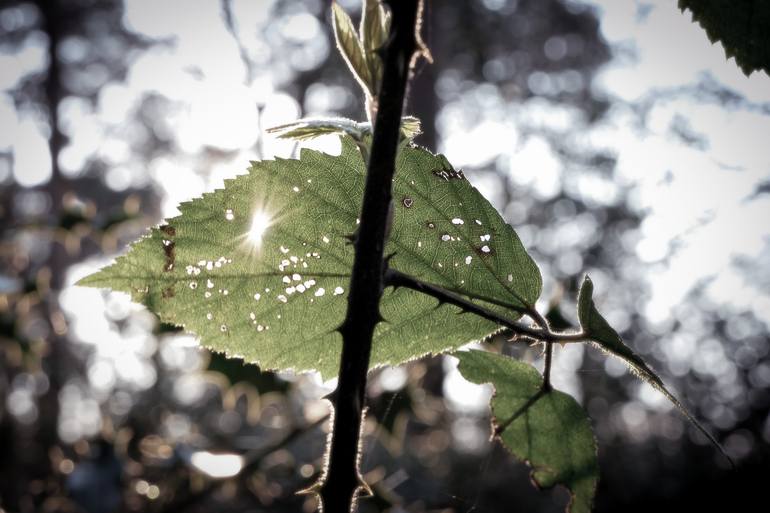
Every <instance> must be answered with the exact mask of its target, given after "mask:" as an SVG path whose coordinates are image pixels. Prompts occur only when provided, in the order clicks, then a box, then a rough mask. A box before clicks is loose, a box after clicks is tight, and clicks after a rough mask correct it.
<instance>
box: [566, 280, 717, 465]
mask: <svg viewBox="0 0 770 513" xmlns="http://www.w3.org/2000/svg"><path fill="white" fill-rule="evenodd" d="M593 291H594V285H593V282H592V281H591V278H589V277H588V276H587V275H586V277H585V279H584V280H583V284H582V285H581V286H580V292H579V293H578V312H577V313H578V320H579V321H580V326H581V327H582V329H583V332H584V333H585V334H586V337H587V338H590V339H591V340H593V341H594V342H595V343H596V344H597V345H598V346H599V347H600V348H602V349H603V350H605V351H607V352H609V353H610V354H613V355H615V356H617V357H618V358H620V359H622V360H623V361H624V362H626V364H627V365H628V366H629V367H630V368H631V369H632V370H633V371H634V372H635V373H636V374H637V375H638V376H639V377H640V378H642V379H643V380H644V381H646V382H647V383H649V384H650V385H652V386H653V387H654V388H656V389H657V390H658V391H660V393H662V394H663V395H664V396H666V398H668V400H669V401H671V403H673V404H674V406H676V408H677V409H678V410H679V411H680V412H682V414H683V415H684V416H685V417H686V418H687V420H689V421H690V422H692V424H693V425H694V426H695V427H696V428H697V429H698V430H699V431H700V432H701V433H703V434H704V435H705V436H706V438H708V439H709V440H710V441H711V443H713V444H714V445H715V446H716V447H717V448H718V449H719V450H720V452H722V454H724V456H725V457H726V458H727V459H728V460H730V462H731V463H732V460H731V458H730V457H729V456H728V455H727V454H726V453H725V452H724V449H722V447H721V446H720V445H719V442H717V440H716V439H715V438H714V436H713V435H712V434H711V433H709V432H708V431H707V430H706V428H705V427H703V425H701V423H700V422H698V420H696V419H695V417H693V416H692V414H690V412H689V411H688V410H687V408H685V407H684V405H683V404H682V403H681V402H680V401H679V399H677V398H676V396H674V394H672V393H671V392H669V390H668V389H667V388H666V385H665V384H664V383H663V380H662V379H660V377H659V376H658V375H657V374H656V373H655V372H654V371H653V370H652V369H651V368H650V367H649V366H648V365H647V363H645V361H644V360H642V357H641V356H639V355H638V354H636V353H635V352H634V351H633V350H632V349H631V348H630V347H628V346H627V345H626V344H625V343H623V339H622V338H621V337H620V335H618V332H617V331H615V330H614V329H613V328H612V327H611V326H610V324H609V323H608V322H607V321H606V320H605V318H604V317H603V316H602V315H601V314H600V313H599V311H598V310H597V309H596V305H595V304H594V300H593Z"/></svg>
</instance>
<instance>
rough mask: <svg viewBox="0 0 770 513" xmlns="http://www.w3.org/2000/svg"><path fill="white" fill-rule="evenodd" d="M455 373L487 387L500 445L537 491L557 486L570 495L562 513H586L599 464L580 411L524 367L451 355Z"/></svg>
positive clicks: (472, 354) (475, 355) (490, 357)
mask: <svg viewBox="0 0 770 513" xmlns="http://www.w3.org/2000/svg"><path fill="white" fill-rule="evenodd" d="M455 356H456V357H457V358H459V360H460V365H459V367H458V368H459V370H460V372H461V373H462V375H463V376H464V377H465V379H467V380H468V381H472V382H473V383H479V384H482V383H492V385H493V386H494V387H495V395H494V397H493V398H492V413H493V415H494V418H495V422H496V424H497V425H498V426H499V428H498V429H500V428H503V427H504V429H503V430H502V433H500V438H501V439H502V441H503V444H504V445H505V447H506V448H507V449H508V450H509V451H511V453H512V454H513V455H514V456H516V457H517V458H518V459H520V460H522V461H525V462H527V464H529V465H530V466H531V467H532V478H533V480H534V481H535V483H536V484H537V485H538V486H539V487H542V488H551V487H553V486H555V485H557V484H561V485H564V486H566V487H567V488H568V489H569V491H570V494H571V497H572V499H571V501H570V504H569V506H568V510H569V511H571V512H572V513H589V512H590V511H591V504H592V502H593V497H594V492H595V490H596V482H597V481H598V479H599V465H598V462H597V458H596V441H595V440H594V436H593V432H592V430H591V423H590V421H589V419H588V416H587V415H586V413H585V411H584V410H583V408H582V407H581V406H580V405H579V404H578V403H577V401H575V399H573V398H572V397H570V396H569V395H567V394H565V393H563V392H559V391H557V390H550V391H548V392H544V391H543V390H542V385H543V378H542V377H541V376H540V374H539V373H538V372H537V371H536V370H535V369H534V368H533V367H532V366H530V365H528V364H526V363H523V362H519V361H517V360H514V359H512V358H509V357H507V356H502V355H499V354H493V353H487V352H484V351H468V352H459V353H455Z"/></svg>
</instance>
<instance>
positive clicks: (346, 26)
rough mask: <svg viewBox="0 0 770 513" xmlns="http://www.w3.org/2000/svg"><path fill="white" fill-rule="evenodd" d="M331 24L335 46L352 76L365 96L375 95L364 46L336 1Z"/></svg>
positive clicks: (333, 6)
mask: <svg viewBox="0 0 770 513" xmlns="http://www.w3.org/2000/svg"><path fill="white" fill-rule="evenodd" d="M332 26H333V28H334V39H335V40H336V41H337V48H339V50H340V53H341V54H342V57H343V58H344V59H345V62H346V63H347V65H348V67H349V68H350V71H351V72H352V73H353V76H354V77H355V78H356V80H358V82H359V84H361V87H362V88H363V89H364V92H365V93H366V94H367V96H369V97H375V96H376V91H375V84H374V81H373V80H372V76H371V73H370V72H369V66H368V64H367V60H366V55H365V54H364V48H363V46H362V45H361V41H360V40H359V39H358V34H356V28H355V27H354V26H353V21H351V19H350V16H348V14H347V13H346V12H345V10H344V9H342V7H340V6H339V5H338V4H337V2H332Z"/></svg>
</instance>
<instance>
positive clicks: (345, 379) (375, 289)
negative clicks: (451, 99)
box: [319, 0, 419, 513]
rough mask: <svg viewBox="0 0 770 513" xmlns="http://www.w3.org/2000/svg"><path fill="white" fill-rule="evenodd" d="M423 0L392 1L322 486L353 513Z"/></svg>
mask: <svg viewBox="0 0 770 513" xmlns="http://www.w3.org/2000/svg"><path fill="white" fill-rule="evenodd" d="M418 4H419V1H418V0H400V1H396V0H391V1H390V2H388V5H389V7H390V10H391V15H392V22H391V28H390V34H389V36H388V40H387V42H386V44H385V47H384V52H383V65H384V66H383V78H382V84H381V86H380V94H379V98H378V110H377V118H376V120H375V123H374V132H373V135H372V150H371V156H370V158H369V162H368V169H367V174H366V185H365V187H364V198H363V205H362V208H361V224H360V226H359V230H358V236H357V237H356V241H355V256H354V258H353V273H352V276H351V280H350V294H349V296H348V309H347V314H346V316H345V320H344V321H343V323H342V325H341V326H340V328H339V331H340V333H341V334H342V356H341V359H340V371H339V383H338V384H337V393H336V399H335V404H334V424H333V428H332V437H331V442H330V446H329V450H328V466H327V468H326V472H325V473H324V476H323V477H322V480H321V483H320V492H319V494H320V497H321V509H322V510H323V511H324V512H326V513H346V512H349V511H352V510H353V509H354V506H355V497H356V494H357V491H358V489H359V487H360V486H361V483H362V479H361V477H360V474H359V469H358V459H359V458H358V456H359V446H360V441H359V437H360V431H361V423H362V413H363V407H364V397H365V391H366V374H367V371H368V370H369V356H370V353H371V347H372V336H373V335H374V328H375V326H376V325H377V323H378V322H380V320H381V317H380V311H379V303H380V297H381V296H382V288H383V252H384V248H385V227H386V222H387V215H388V209H389V206H390V202H391V188H392V182H393V174H394V172H395V160H396V151H397V150H398V142H399V131H400V130H399V128H400V125H401V112H402V110H403V104H404V96H405V94H406V84H407V80H408V78H409V68H410V64H411V61H412V57H413V55H414V53H415V49H416V40H415V27H416V21H417V12H418Z"/></svg>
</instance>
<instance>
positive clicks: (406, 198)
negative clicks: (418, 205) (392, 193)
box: [401, 196, 414, 208]
mask: <svg viewBox="0 0 770 513" xmlns="http://www.w3.org/2000/svg"><path fill="white" fill-rule="evenodd" d="M401 203H402V204H403V205H404V206H405V207H406V208H412V205H413V204H414V200H413V199H412V198H410V197H409V196H404V199H403V200H401Z"/></svg>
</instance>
